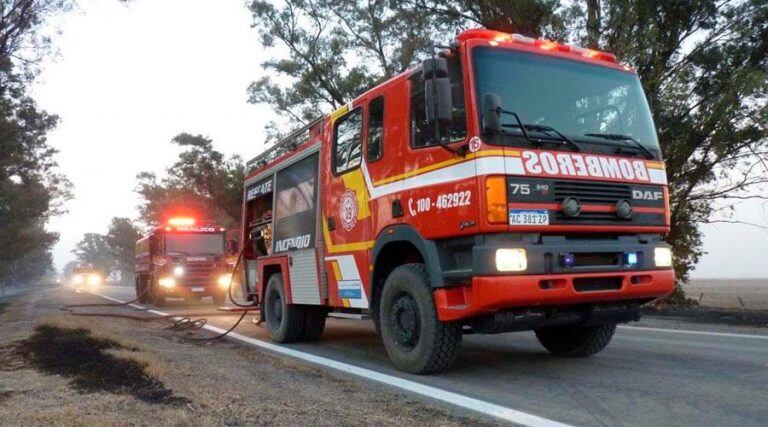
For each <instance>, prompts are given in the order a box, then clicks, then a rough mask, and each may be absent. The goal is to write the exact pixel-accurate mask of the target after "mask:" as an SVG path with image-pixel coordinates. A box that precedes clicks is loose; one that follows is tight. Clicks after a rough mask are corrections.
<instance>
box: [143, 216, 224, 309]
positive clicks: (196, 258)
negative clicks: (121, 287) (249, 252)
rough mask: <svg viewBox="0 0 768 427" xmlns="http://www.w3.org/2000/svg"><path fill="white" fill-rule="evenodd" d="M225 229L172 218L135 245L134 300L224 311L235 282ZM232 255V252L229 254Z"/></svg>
mask: <svg viewBox="0 0 768 427" xmlns="http://www.w3.org/2000/svg"><path fill="white" fill-rule="evenodd" d="M225 237H226V229H225V228H224V227H221V226H219V225H216V224H212V223H209V222H201V223H198V221H196V220H195V219H194V218H171V219H169V220H168V223H167V224H165V225H163V226H160V227H157V228H155V229H154V230H152V231H151V232H150V233H149V234H148V235H147V236H145V237H143V238H142V239H140V240H139V241H137V242H136V295H138V296H139V298H140V301H141V302H152V303H154V304H155V305H157V306H164V305H165V304H166V298H184V299H186V300H188V301H200V300H201V299H202V298H204V297H211V298H212V299H213V303H214V304H217V305H222V304H224V303H225V301H226V296H227V291H228V289H229V285H230V281H231V279H232V273H231V266H230V265H229V263H228V255H229V253H231V252H234V250H233V248H231V247H230V248H228V246H230V245H231V244H230V242H229V241H228V240H227V239H226V238H225ZM228 249H229V250H228Z"/></svg>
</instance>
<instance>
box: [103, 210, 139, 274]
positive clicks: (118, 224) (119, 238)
mask: <svg viewBox="0 0 768 427" xmlns="http://www.w3.org/2000/svg"><path fill="white" fill-rule="evenodd" d="M140 237H141V231H140V230H139V229H138V227H136V226H135V225H134V224H133V221H131V220H130V219H128V218H112V221H111V222H110V224H109V230H107V234H106V235H105V236H104V240H105V242H106V244H107V247H108V248H109V253H110V254H111V255H112V257H113V258H114V264H115V268H116V269H117V271H119V272H120V280H121V282H122V284H123V285H129V284H133V272H134V268H135V265H136V256H135V248H136V241H137V240H139V238H140Z"/></svg>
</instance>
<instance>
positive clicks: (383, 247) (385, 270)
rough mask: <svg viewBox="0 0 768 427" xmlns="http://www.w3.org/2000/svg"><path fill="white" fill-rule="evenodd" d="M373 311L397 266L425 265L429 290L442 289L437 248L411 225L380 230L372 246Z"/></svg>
mask: <svg viewBox="0 0 768 427" xmlns="http://www.w3.org/2000/svg"><path fill="white" fill-rule="evenodd" d="M371 260H372V265H373V270H372V271H371V292H372V308H374V309H376V308H377V307H378V302H379V297H380V296H381V290H382V289H383V287H384V281H385V280H386V278H387V276H388V275H389V273H390V272H392V270H394V269H395V268H397V267H398V266H400V265H403V264H408V263H413V262H420V263H424V265H425V267H426V269H427V273H428V275H429V284H430V287H431V288H432V289H437V288H441V287H442V286H443V276H442V274H441V271H440V260H439V258H438V253H437V247H436V246H435V243H434V242H433V241H431V240H427V239H424V238H423V237H421V235H420V234H419V232H418V231H417V230H416V229H415V228H413V227H412V226H410V225H394V226H391V227H387V228H385V229H383V230H382V231H381V232H380V233H379V237H378V238H377V239H376V242H375V243H374V245H373V251H372V253H371Z"/></svg>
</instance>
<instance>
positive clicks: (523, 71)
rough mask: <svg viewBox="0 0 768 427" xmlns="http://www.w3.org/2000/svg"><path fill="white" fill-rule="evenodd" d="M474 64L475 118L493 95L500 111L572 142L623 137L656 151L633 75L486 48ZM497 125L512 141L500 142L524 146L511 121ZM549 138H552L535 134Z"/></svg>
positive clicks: (622, 142) (615, 141)
mask: <svg viewBox="0 0 768 427" xmlns="http://www.w3.org/2000/svg"><path fill="white" fill-rule="evenodd" d="M473 60H474V70H475V78H476V85H477V95H478V97H477V99H478V109H479V110H480V111H479V116H480V117H482V114H483V112H482V104H483V102H482V100H483V99H484V97H485V95H486V94H488V93H495V94H496V95H498V96H499V97H500V98H501V105H502V108H503V109H504V110H508V111H513V112H515V113H517V114H518V115H519V116H520V120H521V121H522V122H523V123H524V124H526V125H528V124H532V125H541V126H549V127H552V128H554V129H556V130H557V131H559V132H561V133H563V134H565V135H567V136H568V137H570V138H572V139H574V140H578V141H586V142H594V143H599V144H613V145H619V146H622V145H623V146H626V145H628V144H627V141H626V139H627V138H626V137H631V138H634V139H635V140H637V141H639V142H640V143H641V144H643V145H644V146H646V147H647V148H650V149H653V150H658V140H657V138H656V130H655V128H654V126H653V119H652V117H651V112H650V109H649V108H648V103H647V102H646V99H645V94H644V93H643V88H642V86H641V85H640V79H638V78H637V76H636V75H634V74H632V73H627V72H623V71H619V70H615V69H612V68H608V67H604V66H600V65H594V64H589V63H584V62H580V61H575V60H568V59H562V58H556V57H552V56H548V55H539V54H532V53H526V52H520V51H515V50H505V49H493V48H487V47H479V48H476V49H475V50H474V53H473ZM502 120H503V123H504V124H505V126H504V131H505V132H506V133H509V134H512V135H514V136H515V137H513V138H505V139H504V143H505V144H518V143H525V140H524V139H522V138H518V137H517V136H518V135H520V136H522V132H521V131H520V128H519V126H516V127H515V126H506V125H516V124H517V122H516V121H515V119H514V118H513V117H510V116H505V117H502ZM534 132H536V131H535V130H534ZM529 133H530V132H529ZM589 134H592V135H589ZM598 134H601V135H600V136H598ZM548 136H550V137H551V136H552V135H551V134H546V135H542V134H537V137H548ZM555 138H556V137H555Z"/></svg>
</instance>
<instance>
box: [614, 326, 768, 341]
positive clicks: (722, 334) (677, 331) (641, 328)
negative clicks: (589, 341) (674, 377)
mask: <svg viewBox="0 0 768 427" xmlns="http://www.w3.org/2000/svg"><path fill="white" fill-rule="evenodd" d="M619 329H625V330H629V331H631V330H638V331H647V332H663V333H669V334H688V335H708V336H713V337H726V338H747V339H750V338H751V339H757V340H768V335H751V334H732V333H727V332H707V331H692V330H690V329H667V328H650V327H647V326H619Z"/></svg>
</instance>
